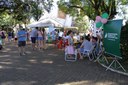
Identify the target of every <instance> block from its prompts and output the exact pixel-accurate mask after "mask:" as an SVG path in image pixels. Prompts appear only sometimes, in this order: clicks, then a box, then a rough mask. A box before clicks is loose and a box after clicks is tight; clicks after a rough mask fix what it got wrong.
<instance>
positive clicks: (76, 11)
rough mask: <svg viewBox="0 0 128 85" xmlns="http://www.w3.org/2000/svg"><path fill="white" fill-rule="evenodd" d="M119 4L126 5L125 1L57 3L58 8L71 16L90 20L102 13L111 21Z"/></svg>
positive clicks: (92, 0)
mask: <svg viewBox="0 0 128 85" xmlns="http://www.w3.org/2000/svg"><path fill="white" fill-rule="evenodd" d="M119 2H121V3H122V4H126V3H128V1H127V0H69V2H65V1H62V0H61V1H58V5H59V8H60V9H61V10H62V11H63V12H65V13H68V14H71V15H72V16H78V15H80V16H84V15H87V16H88V17H89V18H90V19H93V20H94V19H95V17H96V16H97V15H101V14H102V13H104V12H107V13H108V14H109V18H110V19H112V18H114V16H115V15H116V14H117V11H116V8H117V6H118V4H119Z"/></svg>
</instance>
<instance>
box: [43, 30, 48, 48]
mask: <svg viewBox="0 0 128 85" xmlns="http://www.w3.org/2000/svg"><path fill="white" fill-rule="evenodd" d="M42 32H43V49H46V47H47V45H46V31H45V29H42Z"/></svg>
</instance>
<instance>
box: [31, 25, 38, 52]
mask: <svg viewBox="0 0 128 85" xmlns="http://www.w3.org/2000/svg"><path fill="white" fill-rule="evenodd" d="M30 36H31V42H32V49H33V50H35V48H36V40H37V36H38V27H37V28H36V29H33V30H32V31H31V33H30Z"/></svg>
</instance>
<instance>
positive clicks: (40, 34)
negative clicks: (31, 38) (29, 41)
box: [37, 29, 43, 50]
mask: <svg viewBox="0 0 128 85" xmlns="http://www.w3.org/2000/svg"><path fill="white" fill-rule="evenodd" d="M37 33H38V37H37V40H38V49H39V50H40V49H41V48H42V45H43V32H42V31H41V29H39V30H38V32H37Z"/></svg>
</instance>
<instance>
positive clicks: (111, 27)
mask: <svg viewBox="0 0 128 85" xmlns="http://www.w3.org/2000/svg"><path fill="white" fill-rule="evenodd" d="M122 21H123V20H112V21H108V22H107V23H106V24H104V26H103V29H104V36H103V37H104V39H103V44H104V48H105V52H106V53H108V54H111V55H114V56H116V57H118V58H121V59H122V57H121V53H120V31H121V28H122Z"/></svg>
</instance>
